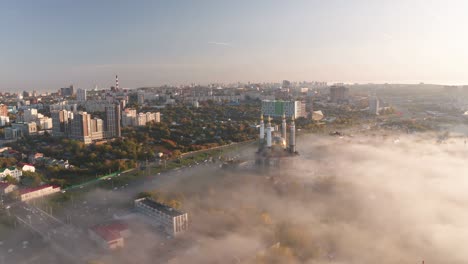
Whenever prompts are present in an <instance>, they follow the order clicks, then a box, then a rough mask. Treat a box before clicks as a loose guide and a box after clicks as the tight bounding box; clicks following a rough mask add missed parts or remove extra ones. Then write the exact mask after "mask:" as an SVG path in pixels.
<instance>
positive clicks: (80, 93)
mask: <svg viewBox="0 0 468 264" xmlns="http://www.w3.org/2000/svg"><path fill="white" fill-rule="evenodd" d="M86 95H87V91H86V89H78V90H77V91H76V100H78V102H84V101H86Z"/></svg>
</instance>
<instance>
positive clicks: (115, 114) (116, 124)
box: [105, 104, 121, 138]
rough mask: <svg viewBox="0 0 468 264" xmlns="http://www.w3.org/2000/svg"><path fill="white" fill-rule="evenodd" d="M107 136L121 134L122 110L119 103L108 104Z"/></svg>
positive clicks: (113, 136)
mask: <svg viewBox="0 0 468 264" xmlns="http://www.w3.org/2000/svg"><path fill="white" fill-rule="evenodd" d="M105 109H106V119H105V127H106V132H105V133H106V138H115V137H120V136H121V127H120V123H121V112H120V105H119V104H112V105H108V106H106V108H105Z"/></svg>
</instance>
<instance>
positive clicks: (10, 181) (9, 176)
mask: <svg viewBox="0 0 468 264" xmlns="http://www.w3.org/2000/svg"><path fill="white" fill-rule="evenodd" d="M4 180H5V181H6V182H8V183H10V184H15V185H16V184H18V180H17V179H16V178H13V177H12V176H11V175H10V174H8V175H7V176H5V178H4Z"/></svg>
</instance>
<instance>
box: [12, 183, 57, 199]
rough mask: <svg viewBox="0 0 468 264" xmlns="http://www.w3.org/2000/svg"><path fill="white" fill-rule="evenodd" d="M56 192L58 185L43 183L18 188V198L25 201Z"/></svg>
mask: <svg viewBox="0 0 468 264" xmlns="http://www.w3.org/2000/svg"><path fill="white" fill-rule="evenodd" d="M58 192H60V187H58V186H52V185H43V186H40V187H37V188H26V189H20V200H21V201H22V202H25V201H29V200H32V199H35V198H40V197H44V196H47V195H51V194H54V193H58Z"/></svg>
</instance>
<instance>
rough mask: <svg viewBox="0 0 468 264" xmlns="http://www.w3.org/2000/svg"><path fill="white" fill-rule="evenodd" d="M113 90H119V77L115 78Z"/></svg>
mask: <svg viewBox="0 0 468 264" xmlns="http://www.w3.org/2000/svg"><path fill="white" fill-rule="evenodd" d="M115 89H116V90H119V76H117V75H116V76H115Z"/></svg>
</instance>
